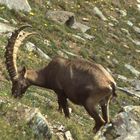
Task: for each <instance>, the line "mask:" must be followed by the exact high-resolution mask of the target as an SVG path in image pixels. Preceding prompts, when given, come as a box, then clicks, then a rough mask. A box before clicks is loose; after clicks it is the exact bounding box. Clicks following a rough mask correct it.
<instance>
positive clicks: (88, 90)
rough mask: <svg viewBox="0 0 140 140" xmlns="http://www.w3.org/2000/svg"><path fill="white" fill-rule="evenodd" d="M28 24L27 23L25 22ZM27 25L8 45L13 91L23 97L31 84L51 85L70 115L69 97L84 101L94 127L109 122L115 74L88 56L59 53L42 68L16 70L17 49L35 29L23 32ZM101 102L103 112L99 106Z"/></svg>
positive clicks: (14, 34)
mask: <svg viewBox="0 0 140 140" xmlns="http://www.w3.org/2000/svg"><path fill="white" fill-rule="evenodd" d="M25 27H26V26H25ZM23 28H24V27H22V28H20V29H18V30H16V31H15V32H14V33H13V34H12V36H11V38H10V39H9V41H8V45H7V47H6V53H5V57H6V67H7V70H8V72H9V75H10V78H11V80H12V94H13V95H14V97H22V95H23V94H24V93H25V92H26V90H27V88H28V87H29V86H31V85H35V86H39V87H44V88H48V89H52V90H53V91H55V93H56V95H57V97H58V105H59V109H60V110H62V109H63V112H64V114H65V116H66V117H69V109H68V102H67V100H68V99H69V100H70V101H72V102H73V103H75V104H78V105H82V106H84V108H85V109H86V111H87V112H88V113H89V115H90V116H91V117H93V118H94V120H95V127H94V130H95V131H98V130H99V129H100V127H101V126H102V125H104V124H105V123H107V122H109V101H110V99H111V97H112V96H116V94H115V89H116V83H115V81H114V79H113V78H112V76H111V75H110V74H109V73H108V72H107V71H106V70H105V69H104V68H103V67H102V66H101V65H100V64H96V63H92V62H89V61H86V60H80V59H66V58H62V57H56V58H54V59H52V61H51V62H50V63H49V64H48V65H47V66H45V67H44V68H41V69H39V70H26V69H25V68H23V69H22V70H21V71H18V70H17V65H16V57H17V50H18V48H19V47H20V44H21V43H22V41H23V40H24V38H25V37H27V36H29V35H30V34H32V33H25V32H24V34H21V35H20V31H21V30H22V29H23ZM97 104H99V105H100V106H101V109H102V116H101V115H100V114H99V112H98V111H97V110H96V105H97Z"/></svg>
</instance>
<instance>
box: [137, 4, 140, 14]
mask: <svg viewBox="0 0 140 140" xmlns="http://www.w3.org/2000/svg"><path fill="white" fill-rule="evenodd" d="M137 9H138V11H139V12H140V4H137Z"/></svg>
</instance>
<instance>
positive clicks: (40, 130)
mask: <svg viewBox="0 0 140 140" xmlns="http://www.w3.org/2000/svg"><path fill="white" fill-rule="evenodd" d="M25 117H26V121H27V123H28V124H29V125H30V127H31V128H32V129H33V131H34V133H35V136H36V137H37V138H40V137H41V136H43V137H42V138H43V139H46V140H50V139H51V137H52V132H51V130H50V124H49V123H48V121H47V120H46V118H45V117H44V116H43V115H42V114H41V113H40V111H39V109H37V108H34V109H28V110H26V115H25Z"/></svg>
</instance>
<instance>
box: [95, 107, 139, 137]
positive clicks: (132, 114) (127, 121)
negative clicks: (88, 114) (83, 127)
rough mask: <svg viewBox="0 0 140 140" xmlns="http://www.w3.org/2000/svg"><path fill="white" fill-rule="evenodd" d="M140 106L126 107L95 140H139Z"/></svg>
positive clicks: (99, 132) (102, 129)
mask: <svg viewBox="0 0 140 140" xmlns="http://www.w3.org/2000/svg"><path fill="white" fill-rule="evenodd" d="M139 120H140V106H126V107H124V108H123V111H122V112H120V113H119V114H117V115H116V116H115V118H113V119H112V124H107V125H106V126H104V127H103V128H101V130H100V131H98V133H97V134H96V135H95V137H94V140H139V138H140V121H139Z"/></svg>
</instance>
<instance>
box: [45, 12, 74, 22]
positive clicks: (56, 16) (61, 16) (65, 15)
mask: <svg viewBox="0 0 140 140" xmlns="http://www.w3.org/2000/svg"><path fill="white" fill-rule="evenodd" d="M73 16H75V15H74V13H72V12H68V11H60V10H59V11H48V12H47V13H46V17H47V19H50V20H53V21H55V22H57V23H60V24H65V23H66V21H67V20H69V18H70V17H73Z"/></svg>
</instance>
